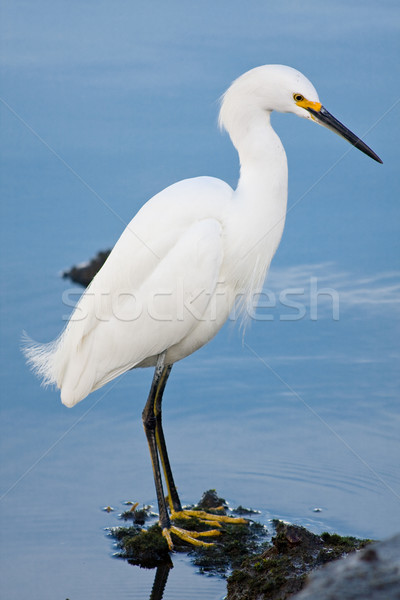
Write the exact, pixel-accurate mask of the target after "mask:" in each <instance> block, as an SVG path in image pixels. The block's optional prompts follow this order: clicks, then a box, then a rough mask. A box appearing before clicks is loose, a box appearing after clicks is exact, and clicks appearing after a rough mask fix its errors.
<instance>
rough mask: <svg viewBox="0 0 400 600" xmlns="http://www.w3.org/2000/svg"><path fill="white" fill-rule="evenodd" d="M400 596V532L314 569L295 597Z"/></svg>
mask: <svg viewBox="0 0 400 600" xmlns="http://www.w3.org/2000/svg"><path fill="white" fill-rule="evenodd" d="M336 598H338V599H339V598H340V600H400V534H397V535H396V536H394V537H392V538H390V539H389V540H386V541H384V542H378V543H376V544H373V545H372V546H369V547H368V548H366V549H365V550H361V551H360V552H357V553H355V554H352V555H351V556H346V557H344V558H342V559H341V560H338V561H335V562H333V563H331V564H329V565H326V566H324V567H323V568H321V569H318V570H317V571H315V572H314V573H312V574H311V575H310V576H309V578H308V580H307V585H306V586H305V588H304V589H303V590H302V591H301V592H300V593H299V594H296V595H295V596H294V597H293V600H334V599H336Z"/></svg>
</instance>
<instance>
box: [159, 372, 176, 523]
mask: <svg viewBox="0 0 400 600" xmlns="http://www.w3.org/2000/svg"><path fill="white" fill-rule="evenodd" d="M171 369H172V365H168V366H166V367H164V369H163V372H162V374H161V378H160V384H159V388H158V393H157V395H156V398H155V402H154V414H155V416H156V441H157V448H158V453H159V455H160V460H161V465H162V468H163V471H164V477H165V483H166V485H167V490H168V503H169V507H170V509H171V512H173V511H181V510H182V504H181V501H180V499H179V495H178V492H177V489H176V485H175V482H174V477H173V475H172V469H171V465H170V462H169V458H168V452H167V446H166V443H165V437H164V431H163V427H162V408H161V405H162V398H163V393H164V389H165V386H166V383H167V379H168V377H169V374H170V373H171Z"/></svg>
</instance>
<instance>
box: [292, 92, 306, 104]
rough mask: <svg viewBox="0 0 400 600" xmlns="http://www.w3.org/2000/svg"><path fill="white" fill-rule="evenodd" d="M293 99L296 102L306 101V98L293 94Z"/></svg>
mask: <svg viewBox="0 0 400 600" xmlns="http://www.w3.org/2000/svg"><path fill="white" fill-rule="evenodd" d="M293 98H294V99H295V101H296V102H302V101H303V100H304V96H302V95H301V94H293Z"/></svg>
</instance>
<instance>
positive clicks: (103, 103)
mask: <svg viewBox="0 0 400 600" xmlns="http://www.w3.org/2000/svg"><path fill="white" fill-rule="evenodd" d="M399 24H400V15H399V9H398V5H397V3H396V2H385V4H384V6H381V5H378V4H376V3H374V2H372V1H367V2H365V1H363V2H359V1H357V2H353V3H351V6H349V5H348V3H347V2H344V1H338V2H335V3H334V4H332V5H329V4H328V3H325V4H321V3H320V2H314V1H312V2H307V1H305V2H302V3H297V2H294V1H293V2H281V3H279V5H278V4H277V3H273V4H272V3H256V2H254V3H251V2H250V3H246V4H244V3H243V2H238V1H233V2H229V3H228V2H219V3H217V2H209V1H204V2H201V3H197V4H194V3H183V2H177V1H176V0H173V1H171V2H169V3H161V2H148V3H145V2H135V3H130V2H124V1H122V0H117V1H116V2H113V3H93V2H75V1H72V2H69V3H68V4H67V3H61V2H55V3H50V2H45V1H44V0H39V2H36V3H29V2H22V1H18V0H15V1H14V2H12V3H11V2H9V3H7V4H6V5H5V6H4V7H3V15H2V26H1V27H2V39H3V42H2V63H1V64H2V76H1V84H2V86H1V87H2V90H1V100H2V101H1V102H0V105H1V128H2V145H1V158H2V161H1V162H2V166H1V196H2V214H1V247H2V271H1V281H2V292H1V294H2V321H1V333H2V339H3V345H2V355H1V358H2V360H1V362H0V369H1V382H2V391H3V394H2V404H1V406H2V424H1V445H2V465H1V489H2V492H1V494H2V496H1V515H2V520H1V531H2V552H1V565H2V566H1V571H2V573H1V576H2V579H1V584H0V589H1V590H2V595H3V597H5V598H8V599H10V600H14V599H15V600H16V599H20V598H23V597H28V596H29V598H31V599H32V600H35V599H39V598H40V599H41V600H46V599H49V600H50V599H53V598H70V599H71V600H78V599H85V600H87V599H89V598H96V599H101V598H110V597H113V598H146V597H148V596H149V595H150V590H151V586H152V581H153V577H154V573H153V572H151V571H144V570H140V569H138V568H134V567H131V566H129V565H127V564H125V563H123V562H122V561H118V560H115V559H113V558H112V556H111V555H112V552H113V547H112V544H111V541H110V540H109V539H108V538H107V537H106V535H105V532H104V528H105V527H107V526H112V525H116V524H117V523H118V521H117V517H116V513H110V514H107V513H104V512H103V511H102V510H101V508H102V507H103V506H106V505H108V504H110V505H112V506H114V507H115V508H116V509H117V511H118V510H121V509H122V508H123V504H122V503H123V501H125V500H129V499H131V500H136V501H140V502H143V503H153V504H154V503H155V493H154V489H153V481H152V475H151V467H150V460H149V458H148V455H147V444H146V442H145V439H144V435H143V431H142V425H141V410H142V406H143V403H144V400H145V398H146V394H147V391H148V387H149V384H150V380H151V373H150V371H140V372H135V373H128V374H126V375H125V376H123V377H121V378H120V379H119V380H117V381H116V382H113V383H112V384H110V385H109V386H107V387H105V388H103V389H101V390H99V391H98V392H96V393H94V394H93V395H92V396H90V397H89V398H88V399H87V400H86V401H85V402H83V403H81V404H80V405H78V406H77V407H76V408H74V409H73V410H67V409H66V408H65V407H63V406H62V405H61V404H60V402H59V398H58V394H57V393H56V392H55V391H54V390H43V389H42V388H40V386H39V385H38V382H37V381H36V380H35V379H34V378H33V376H32V375H31V374H30V373H29V371H28V370H27V368H26V366H25V365H24V361H23V358H22V356H21V354H20V351H19V345H20V337H21V332H22V330H23V329H26V330H27V331H28V333H29V334H30V335H31V336H32V337H34V338H35V339H38V340H41V341H48V340H50V339H52V338H54V337H55V336H56V335H57V333H58V332H59V331H60V329H61V327H62V326H63V323H64V321H63V316H64V315H66V314H68V312H69V310H70V309H69V308H68V306H66V303H67V300H68V298H70V297H71V295H72V292H67V295H66V291H68V290H70V289H71V286H70V285H69V284H68V283H67V282H66V281H65V280H62V279H60V277H59V273H60V271H61V270H62V269H63V268H67V267H69V266H71V265H72V264H74V263H77V262H81V261H83V260H86V259H88V258H90V257H91V256H92V255H94V254H95V253H96V252H97V251H98V250H100V249H103V248H107V247H109V246H111V245H112V244H113V243H114V242H115V241H116V239H117V238H118V236H119V234H120V233H121V231H122V229H123V228H124V225H125V223H126V222H128V221H129V220H130V218H131V217H132V216H133V214H134V213H135V212H136V211H137V210H138V208H139V207H140V206H141V205H142V204H143V203H144V202H145V201H146V200H147V199H148V198H149V197H150V196H151V195H153V194H154V193H156V192H158V191H159V190H160V189H162V188H164V187H165V186H167V185H168V184H170V183H172V182H174V181H176V180H179V179H182V178H185V177H191V176H196V175H203V174H208V175H214V176H218V177H221V178H223V179H225V180H226V181H228V182H229V183H230V184H232V185H234V184H235V182H236V180H237V174H238V165H237V157H236V155H235V152H234V150H233V148H232V147H231V145H230V142H229V140H228V138H227V137H226V136H225V135H221V134H220V133H219V132H218V130H217V127H216V116H217V111H218V103H217V99H218V97H219V96H220V94H221V93H222V92H223V91H224V90H225V89H226V87H227V86H228V85H229V83H230V82H231V81H232V79H234V78H235V77H237V76H238V75H239V74H241V73H242V72H244V71H245V70H246V69H248V68H251V67H253V66H257V65H259V64H263V63H273V62H277V63H283V64H289V65H291V66H294V67H296V68H298V69H300V70H301V71H303V72H304V73H305V74H306V75H307V76H308V77H309V78H310V79H311V80H312V81H313V83H314V84H315V86H316V87H317V89H318V91H319V93H320V97H321V99H322V102H323V103H324V104H325V106H326V107H327V108H328V110H330V111H331V112H332V113H333V114H335V115H336V116H337V117H338V118H339V119H341V120H342V121H343V122H344V123H345V124H346V125H347V126H349V127H350V128H351V129H352V130H353V131H355V132H356V133H357V134H359V135H365V140H366V142H367V143H368V144H369V145H371V147H372V148H373V149H374V150H375V151H376V152H377V153H378V154H379V155H381V157H382V159H383V161H384V164H383V166H382V165H378V164H377V163H374V162H373V161H372V160H370V159H368V158H367V157H366V156H364V155H362V154H361V153H360V152H358V151H357V150H355V149H350V147H349V146H348V145H346V143H345V142H344V141H343V140H340V139H339V138H337V137H336V136H333V135H331V134H330V132H328V131H326V130H323V129H322V128H319V127H315V126H314V125H313V124H310V123H308V122H303V121H302V120H300V119H295V118H294V117H293V116H287V115H274V119H273V122H274V125H275V126H276V129H277V130H278V132H279V134H280V136H281V137H282V140H283V142H284V145H285V148H286V150H287V154H288V160H289V173H290V182H289V213H288V218H287V224H286V229H285V233H284V237H283V240H282V243H281V246H280V248H279V251H278V253H277V255H276V257H275V259H274V263H273V267H272V269H271V273H270V278H269V279H268V281H267V283H266V292H265V295H264V296H263V298H261V306H260V308H259V309H258V310H257V312H256V313H255V316H254V318H253V319H252V320H251V322H250V323H249V325H248V327H247V329H246V334H245V337H244V343H243V331H242V330H241V329H240V328H239V326H238V325H237V324H235V323H233V322H230V323H228V324H227V325H226V327H225V328H224V329H223V330H222V332H221V333H220V334H219V336H218V337H217V338H216V339H215V340H214V341H213V342H212V343H210V344H209V345H208V346H207V347H205V348H203V349H202V350H200V351H199V352H198V353H196V355H194V356H192V357H189V358H188V359H186V360H185V361H183V362H182V363H180V364H177V365H176V366H175V367H174V369H173V371H172V375H171V379H170V381H169V383H168V387H167V391H166V396H165V410H164V412H165V430H166V437H167V441H168V444H169V450H170V456H171V460H172V463H173V467H174V473H175V477H176V480H177V482H178V486H179V491H180V494H181V496H182V499H183V501H184V502H191V501H196V500H198V498H199V497H200V496H201V494H202V492H203V491H204V490H205V489H207V488H210V487H215V488H217V490H218V491H219V493H220V494H221V495H223V496H224V497H226V498H227V499H228V500H229V501H230V502H231V503H232V504H235V503H237V504H238V503H240V504H243V505H248V506H253V507H254V508H257V509H259V510H261V518H262V519H263V520H264V521H265V522H266V523H268V519H269V518H271V517H279V518H284V519H288V520H291V521H294V522H297V523H300V524H305V525H307V526H309V527H310V528H311V529H312V530H314V531H316V532H319V531H322V530H329V531H337V532H339V533H341V534H354V535H358V536H368V537H373V538H383V537H385V536H389V535H390V534H392V533H393V532H394V531H398V530H399V528H400V468H399V465H400V444H399V431H400V416H399V403H398V392H399V377H398V372H399V369H398V366H399V365H398V362H399V355H400V354H399V347H398V339H399V305H398V297H399V227H398V223H399V202H398V197H399V185H398V177H397V174H398V133H397V132H398V126H399V114H400V110H399V107H400V104H399V98H400V90H399V85H398V81H399V68H398V51H399V47H398V46H399V42H398V40H399V39H400V36H399V31H398V30H399ZM109 207H111V209H112V210H110V208H109ZM313 286H314V287H313ZM316 288H317V289H318V290H319V292H320V294H319V295H318V296H316V295H315V289H316ZM326 288H329V289H328V291H326ZM324 290H325V292H324ZM76 292H78V289H77V288H74V293H76ZM321 292H324V293H321ZM282 293H283V294H284V296H282ZM280 294H281V296H280ZM279 296H280V298H279ZM294 302H296V303H297V305H295V307H293V303H294ZM296 306H297V307H296ZM299 315H301V316H302V318H298V317H299ZM316 507H318V508H321V509H322V510H321V512H318V513H316V512H314V508H316ZM174 565H175V566H174V569H173V570H172V571H171V574H170V578H169V581H168V584H167V588H166V592H165V598H167V599H169V598H171V599H172V598H173V599H177V598H186V599H187V600H189V599H191V600H200V599H203V598H204V599H207V600H210V599H212V598H215V599H218V598H221V597H222V596H223V595H224V590H225V584H224V582H223V581H220V580H218V579H215V578H206V577H202V576H200V575H199V574H197V573H196V571H195V570H194V568H193V567H191V566H190V564H189V563H188V561H187V559H185V558H184V557H174Z"/></svg>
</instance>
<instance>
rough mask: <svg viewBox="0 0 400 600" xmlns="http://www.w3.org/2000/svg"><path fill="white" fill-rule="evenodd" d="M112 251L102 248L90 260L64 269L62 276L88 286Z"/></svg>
mask: <svg viewBox="0 0 400 600" xmlns="http://www.w3.org/2000/svg"><path fill="white" fill-rule="evenodd" d="M110 252H111V250H101V251H100V252H98V253H97V254H96V256H95V257H94V258H92V259H91V260H90V261H88V262H86V263H82V264H80V265H76V266H73V267H71V268H70V269H69V270H68V271H64V272H63V273H62V276H63V277H64V279H70V280H71V281H73V282H74V283H79V285H82V286H83V287H87V286H88V285H89V283H90V282H91V281H92V279H93V277H94V276H95V275H96V274H97V272H98V271H99V270H100V269H101V267H102V266H103V265H104V263H105V262H106V260H107V258H108V256H109V254H110Z"/></svg>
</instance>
